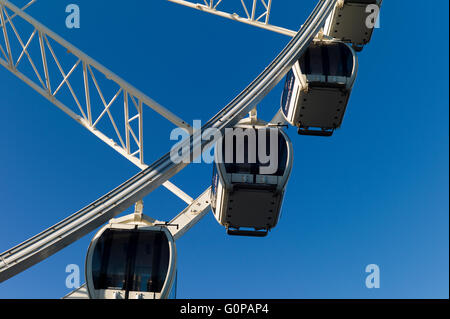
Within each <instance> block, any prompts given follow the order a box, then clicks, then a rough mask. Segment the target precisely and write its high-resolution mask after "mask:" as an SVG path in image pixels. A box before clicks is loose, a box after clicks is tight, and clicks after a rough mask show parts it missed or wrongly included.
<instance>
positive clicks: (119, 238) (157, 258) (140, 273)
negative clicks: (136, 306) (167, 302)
mask: <svg viewBox="0 0 450 319" xmlns="http://www.w3.org/2000/svg"><path fill="white" fill-rule="evenodd" d="M169 253H170V250H169V243H168V239H167V236H166V234H165V233H164V232H161V231H138V230H119V229H107V230H106V231H105V232H104V233H103V235H102V236H101V237H100V238H99V240H98V241H97V244H96V247H95V250H94V254H93V264H92V276H93V280H94V288H95V289H120V290H127V291H140V292H161V290H162V287H163V285H164V282H165V280H166V277H167V272H168V267H169Z"/></svg>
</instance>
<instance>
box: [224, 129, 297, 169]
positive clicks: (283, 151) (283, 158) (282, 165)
mask: <svg viewBox="0 0 450 319" xmlns="http://www.w3.org/2000/svg"><path fill="white" fill-rule="evenodd" d="M259 130H261V129H259ZM264 130H265V131H266V132H265V134H263V135H262V137H264V136H265V138H266V155H268V156H269V155H271V154H270V150H271V147H270V133H269V129H264ZM260 137H261V136H260V135H259V134H258V130H257V131H256V145H253V146H251V147H250V148H249V145H248V139H247V137H245V140H244V159H245V160H244V163H237V160H236V137H233V155H234V157H233V163H225V170H226V172H227V173H229V174H260V168H261V167H266V166H269V163H261V162H260V161H259V159H258V154H259V149H258V145H259V138H260ZM222 145H223V154H225V151H226V150H225V143H222ZM249 151H251V152H256V161H255V162H254V163H251V162H249ZM276 152H277V153H276V154H272V156H276V160H277V163H278V169H277V171H276V173H274V174H272V175H275V176H283V175H284V172H285V170H286V166H287V156H288V147H287V143H286V139H285V137H284V136H283V135H282V134H281V132H280V131H279V130H278V149H277V151H276Z"/></svg>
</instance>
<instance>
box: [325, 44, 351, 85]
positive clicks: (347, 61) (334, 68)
mask: <svg viewBox="0 0 450 319" xmlns="http://www.w3.org/2000/svg"><path fill="white" fill-rule="evenodd" d="M327 50H328V59H329V60H328V61H329V62H328V63H329V72H328V73H329V74H328V75H331V76H345V77H350V76H351V75H352V70H353V55H352V52H351V50H350V49H349V48H348V47H347V46H346V45H345V44H343V43H336V44H331V45H328V46H327Z"/></svg>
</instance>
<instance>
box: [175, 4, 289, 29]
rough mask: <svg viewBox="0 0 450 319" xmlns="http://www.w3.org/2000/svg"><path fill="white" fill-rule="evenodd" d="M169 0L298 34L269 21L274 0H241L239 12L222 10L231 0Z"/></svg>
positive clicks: (262, 26) (263, 26)
mask: <svg viewBox="0 0 450 319" xmlns="http://www.w3.org/2000/svg"><path fill="white" fill-rule="evenodd" d="M168 1H170V2H173V3H177V4H180V5H183V6H186V7H190V8H193V9H197V10H200V11H204V12H207V13H211V14H215V15H218V16H221V17H224V18H227V19H231V20H235V21H238V22H242V23H246V24H249V25H252V26H255V27H258V28H262V29H266V30H269V31H273V32H277V33H280V34H284V35H287V36H290V37H294V36H295V35H296V34H297V32H296V31H292V30H289V29H286V28H282V27H278V26H275V25H272V24H270V23H269V19H270V12H271V9H272V0H250V1H248V0H240V5H239V4H237V6H238V7H237V8H236V9H235V10H237V12H239V13H236V12H231V13H230V12H226V11H222V10H221V9H222V7H223V6H224V4H228V3H229V2H230V1H229V0H203V3H199V2H194V1H186V0H168ZM235 3H238V1H235Z"/></svg>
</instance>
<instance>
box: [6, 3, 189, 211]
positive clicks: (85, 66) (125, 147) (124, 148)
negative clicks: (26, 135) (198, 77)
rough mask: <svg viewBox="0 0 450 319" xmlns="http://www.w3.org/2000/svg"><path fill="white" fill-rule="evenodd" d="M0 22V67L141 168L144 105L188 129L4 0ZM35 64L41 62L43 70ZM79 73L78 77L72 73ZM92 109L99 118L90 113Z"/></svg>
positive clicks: (168, 184)
mask: <svg viewBox="0 0 450 319" xmlns="http://www.w3.org/2000/svg"><path fill="white" fill-rule="evenodd" d="M35 1H36V0H33V1H31V2H30V3H28V4H27V5H26V6H25V7H24V8H28V7H29V6H30V5H31V4H32V3H34V2H35ZM15 17H16V19H18V18H21V19H22V20H23V21H21V22H26V23H27V24H28V25H29V27H30V28H29V29H30V30H32V31H31V32H30V34H28V33H26V32H25V31H23V30H20V29H19V28H17V27H16V24H15V23H14V21H13V19H14V18H15ZM0 21H1V26H0V35H1V36H0V65H3V66H4V67H5V68H6V69H8V70H9V71H11V72H12V73H13V74H14V75H16V76H17V77H18V78H20V79H21V80H22V81H24V82H25V83H26V84H28V85H29V86H30V87H32V88H33V89H34V90H35V91H37V92H38V93H39V94H41V95H42V96H44V97H45V98H47V99H48V100H49V101H50V102H52V103H53V104H54V105H56V106H57V107H58V108H59V109H61V110H62V111H63V112H65V113H66V114H67V115H69V116H70V117H71V118H72V119H74V120H75V121H77V122H78V123H79V124H81V125H82V126H83V127H85V128H86V129H88V130H89V131H90V132H91V133H93V134H94V135H95V136H97V137H98V138H99V139H100V140H102V141H103V142H105V143H106V144H108V145H109V146H110V147H112V148H113V149H114V150H116V151H117V152H118V153H119V154H121V155H122V156H124V157H125V158H127V159H128V160H129V161H131V162H132V163H133V164H135V165H136V166H137V167H139V168H140V169H145V168H147V167H148V166H147V165H146V164H145V162H144V137H143V134H144V108H145V107H150V108H152V109H153V110H154V111H156V112H157V113H158V114H160V115H161V116H163V117H164V118H166V119H167V120H169V121H170V122H172V123H173V124H175V125H177V126H179V127H182V128H185V129H186V130H188V131H189V132H191V131H192V129H191V127H190V125H189V124H188V123H187V122H185V121H183V120H182V119H180V118H179V117H178V116H176V115H175V114H173V113H172V112H170V111H169V110H167V109H166V108H164V107H162V106H161V105H159V104H158V103H156V102H155V101H154V100H152V99H151V98H149V97H148V96H146V95H145V94H143V93H142V92H140V91H139V90H138V89H136V88H134V87H133V86H131V85H130V84H128V83H127V82H125V81H124V80H122V79H121V78H120V77H118V76H117V75H115V74H114V73H112V72H111V71H109V70H108V69H106V68H105V67H103V66H102V65H101V64H99V63H98V62H96V61H95V60H93V59H92V58H90V57H89V56H87V55H86V54H84V53H83V52H81V51H80V50H78V49H77V48H75V47H74V46H73V45H71V44H70V43H68V42H67V41H65V40H64V39H62V38H61V37H60V36H58V35H57V34H55V33H53V32H52V31H51V30H49V29H48V28H46V27H45V26H43V25H42V24H40V23H39V22H38V21H36V20H35V19H33V18H32V17H30V16H29V15H28V14H26V13H25V12H24V11H23V10H21V9H19V8H17V7H16V6H15V5H13V4H12V3H10V2H8V1H6V0H0ZM4 26H6V27H4ZM11 35H13V37H11ZM13 40H14V41H16V47H13ZM34 42H39V50H40V52H39V54H36V55H35V56H33V55H32V54H31V53H30V52H29V50H30V48H31V46H32V45H33V44H34ZM14 49H17V50H14ZM57 49H58V50H57ZM61 49H63V50H61ZM16 52H17V53H16ZM61 52H63V53H61ZM14 53H16V54H14ZM58 53H59V54H58ZM63 61H65V62H66V61H72V63H73V64H72V63H71V64H72V66H71V67H70V68H67V69H64V68H63V66H62V65H63V63H62V62H63ZM73 61H74V62H73ZM27 62H28V63H27ZM39 65H42V70H43V74H42V71H40V70H39ZM28 66H31V69H32V71H30V70H29V69H27V67H28ZM51 66H53V68H52V67H51ZM77 72H79V73H78V75H80V76H79V77H76V76H75V74H77ZM111 83H112V84H113V86H114V87H115V94H114V95H112V96H109V97H106V96H105V93H104V91H105V89H104V88H105V87H106V86H108V87H109V86H111ZM74 87H83V88H84V90H83V92H75V90H74ZM64 89H65V90H68V92H67V93H68V94H67V95H68V96H63V95H62V91H63V90H64ZM69 93H70V94H69ZM77 93H78V94H77ZM94 94H96V95H97V96H98V97H99V99H97V102H100V105H98V103H96V100H94V99H93V95H94ZM80 95H81V96H80ZM94 111H96V112H97V113H98V116H95V115H94V114H95V112H94ZM119 116H123V119H121V120H122V121H123V123H124V125H123V127H119V125H118V124H117V122H118V117H119ZM105 121H109V123H105V124H109V125H111V126H112V128H113V132H114V133H113V134H115V136H114V139H112V138H110V137H108V136H107V135H106V134H104V133H103V132H102V131H101V130H100V129H99V127H98V126H99V125H100V124H101V123H104V122H105ZM149 121H150V119H149ZM133 126H134V127H135V128H133ZM163 185H164V186H165V187H166V188H168V189H169V190H170V191H172V192H173V193H174V194H175V195H177V196H178V197H180V198H181V199H182V200H183V201H185V202H186V203H188V204H190V203H191V202H192V201H193V199H192V198H191V197H190V196H189V195H187V194H186V193H184V192H183V191H182V190H181V189H179V188H178V187H176V186H175V185H173V184H172V183H171V182H169V181H167V182H165V183H164V184H163Z"/></svg>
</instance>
